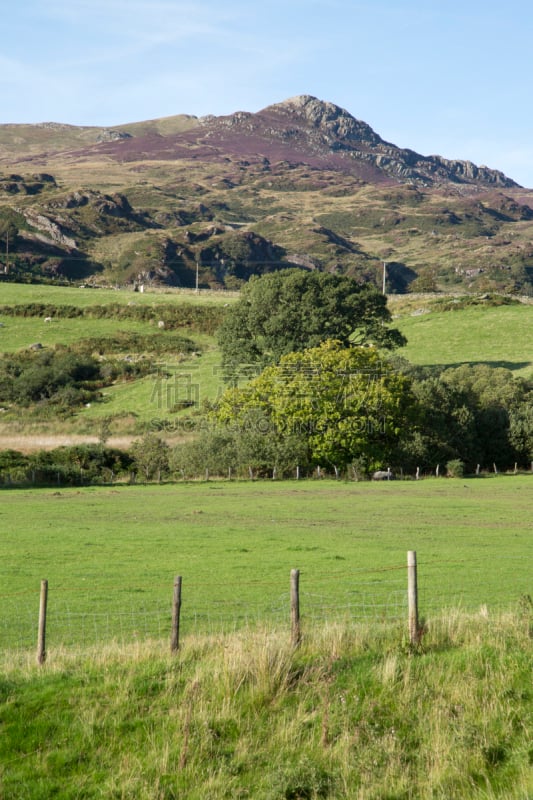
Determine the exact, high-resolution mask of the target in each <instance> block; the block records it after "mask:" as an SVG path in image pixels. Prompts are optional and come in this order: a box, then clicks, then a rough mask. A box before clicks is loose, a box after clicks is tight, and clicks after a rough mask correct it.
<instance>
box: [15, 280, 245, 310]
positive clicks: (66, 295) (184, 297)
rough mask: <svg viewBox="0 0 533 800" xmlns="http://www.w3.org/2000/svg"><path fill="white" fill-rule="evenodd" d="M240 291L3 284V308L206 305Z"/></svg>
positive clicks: (216, 302)
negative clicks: (144, 290)
mask: <svg viewBox="0 0 533 800" xmlns="http://www.w3.org/2000/svg"><path fill="white" fill-rule="evenodd" d="M237 296H238V293H237V292H230V291H224V292H215V291H210V290H203V289H200V291H199V292H195V291H194V290H192V289H171V288H166V289H150V290H149V291H146V292H134V291H133V289H91V288H84V289H82V288H80V287H74V286H73V287H70V286H52V285H49V284H46V285H45V284H24V283H0V305H21V304H23V303H53V304H56V305H73V306H80V307H81V308H86V307H87V306H95V305H109V304H111V303H124V304H126V303H137V304H139V305H152V304H156V305H157V304H161V303H193V304H195V305H196V304H202V305H204V304H205V305H211V304H221V303H222V304H224V303H231V302H232V301H234V300H235V299H236V297H237Z"/></svg>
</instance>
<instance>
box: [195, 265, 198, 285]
mask: <svg viewBox="0 0 533 800" xmlns="http://www.w3.org/2000/svg"><path fill="white" fill-rule="evenodd" d="M195 292H196V294H198V259H196V286H195Z"/></svg>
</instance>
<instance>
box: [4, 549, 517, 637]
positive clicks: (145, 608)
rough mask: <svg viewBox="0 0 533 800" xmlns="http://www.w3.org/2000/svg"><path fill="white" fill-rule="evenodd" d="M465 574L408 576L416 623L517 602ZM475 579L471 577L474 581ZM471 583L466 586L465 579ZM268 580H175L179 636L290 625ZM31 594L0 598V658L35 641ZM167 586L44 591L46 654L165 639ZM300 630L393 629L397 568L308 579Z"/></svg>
mask: <svg viewBox="0 0 533 800" xmlns="http://www.w3.org/2000/svg"><path fill="white" fill-rule="evenodd" d="M456 566H459V567H461V566H462V567H465V568H466V567H467V568H468V575H469V581H468V584H467V586H468V588H467V589H465V588H463V587H462V586H461V583H460V577H457V569H454V570H450V569H449V567H450V565H449V564H442V563H434V564H431V563H430V564H426V565H424V567H423V569H422V570H421V569H420V565H419V572H418V604H419V611H420V615H421V617H423V618H427V617H428V616H431V615H437V614H439V613H440V612H442V611H444V610H445V609H450V608H459V609H462V610H464V611H477V610H479V609H480V608H487V609H489V608H490V610H491V611H498V610H501V609H503V608H509V606H510V605H513V604H516V603H517V602H518V601H519V599H520V598H519V596H518V595H513V594H512V592H511V591H509V592H508V593H507V595H500V596H499V597H498V598H496V599H494V598H491V597H487V596H486V593H485V591H484V587H483V565H482V563H481V562H480V563H479V565H475V564H472V562H468V564H466V562H459V563H458V565H456ZM476 571H477V575H476ZM472 576H474V580H473V579H472ZM286 578H287V579H286V581H281V580H279V579H278V580H269V579H268V578H264V579H257V580H249V581H241V582H239V583H234V584H231V583H227V582H226V583H217V582H216V581H210V580H208V578H207V576H205V575H189V576H187V575H185V576H183V599H182V608H181V618H180V635H181V636H187V635H189V634H225V633H231V632H233V631H238V630H241V629H243V628H248V627H250V628H252V627H257V626H269V627H273V628H283V627H287V628H288V627H289V626H290V604H289V582H288V572H287V576H286ZM38 588H39V587H35V589H34V590H32V591H28V592H23V593H18V594H11V595H3V596H2V595H1V594H0V600H1V609H2V610H1V613H0V650H4V651H7V650H28V649H31V648H33V647H35V644H36V641H37V630H38V616H39V591H38ZM172 588H173V587H172V585H171V584H170V585H169V586H168V587H167V586H165V587H162V586H153V585H152V586H145V587H134V588H132V590H131V591H130V592H126V591H125V590H124V589H123V588H122V589H120V590H117V589H116V588H114V587H109V586H105V587H104V586H102V587H93V591H92V593H91V594H90V595H89V594H88V593H87V592H86V591H82V590H78V589H75V588H70V589H65V588H63V589H61V588H56V587H54V586H50V594H49V599H48V613H47V623H46V640H47V646H48V648H54V647H73V646H79V647H86V646H98V645H104V644H110V643H112V642H117V643H119V644H131V643H133V642H142V641H147V640H154V639H156V640H163V639H167V638H170V634H171V623H172ZM300 612H301V622H302V626H303V627H304V628H305V625H306V624H308V625H309V626H311V625H313V626H316V625H318V624H323V623H328V622H378V621H379V622H398V621H406V620H407V614H408V609H407V569H406V566H405V565H401V566H400V565H397V566H389V567H383V568H377V569H374V570H357V569H356V570H350V569H345V570H342V571H340V570H339V571H337V572H332V573H330V574H329V575H324V574H323V573H321V574H320V575H314V574H311V573H310V572H307V571H305V570H304V571H303V573H302V576H301V582H300Z"/></svg>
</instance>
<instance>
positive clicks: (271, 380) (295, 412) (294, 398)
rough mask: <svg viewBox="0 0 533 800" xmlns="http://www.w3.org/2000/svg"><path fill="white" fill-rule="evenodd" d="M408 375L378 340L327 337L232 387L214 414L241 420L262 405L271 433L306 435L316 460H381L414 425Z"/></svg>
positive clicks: (234, 422)
mask: <svg viewBox="0 0 533 800" xmlns="http://www.w3.org/2000/svg"><path fill="white" fill-rule="evenodd" d="M413 402H414V401H413V399H412V396H411V393H410V390H409V380H408V379H407V378H406V376H405V375H402V374H401V373H399V372H397V371H395V370H394V369H393V367H392V366H391V365H390V364H389V362H387V361H386V360H384V359H383V357H382V356H381V355H380V353H379V352H378V351H377V350H376V349H375V348H373V347H345V346H343V345H342V344H341V343H340V342H338V341H332V340H329V341H326V342H323V343H322V344H321V345H319V346H318V347H315V348H311V349H308V350H304V351H301V352H294V353H289V354H287V355H286V356H283V357H282V358H281V359H280V361H279V363H278V364H277V365H276V366H271V367H267V368H266V369H265V370H264V371H263V372H262V373H261V374H260V375H259V376H258V377H257V378H255V379H253V380H252V381H250V383H248V384H247V385H246V386H244V387H242V388H231V389H228V390H227V391H226V392H225V393H224V395H223V396H222V398H221V400H220V402H219V404H218V407H217V410H216V412H215V413H216V417H217V421H218V422H219V423H223V424H229V425H233V426H235V425H239V424H240V423H242V422H244V421H245V420H247V419H249V417H250V412H251V411H252V410H253V409H258V410H260V411H262V412H263V414H264V418H266V419H267V420H269V423H270V425H271V426H272V435H276V436H279V435H287V436H289V435H301V436H305V437H306V440H307V443H308V448H309V458H310V460H311V461H312V462H313V463H315V464H322V465H325V464H331V465H334V466H336V467H338V468H342V467H344V466H346V465H347V464H349V463H351V462H352V461H353V460H354V459H356V458H357V459H360V458H364V459H365V460H366V461H367V463H368V465H369V467H370V468H373V467H375V466H378V465H380V464H383V463H384V462H385V461H386V460H387V459H388V458H389V457H390V455H391V453H392V452H393V450H394V448H395V447H396V445H397V443H398V441H399V439H400V437H401V436H402V433H404V432H407V431H406V429H407V428H408V426H409V425H410V424H411V422H410V419H411V410H412V406H413Z"/></svg>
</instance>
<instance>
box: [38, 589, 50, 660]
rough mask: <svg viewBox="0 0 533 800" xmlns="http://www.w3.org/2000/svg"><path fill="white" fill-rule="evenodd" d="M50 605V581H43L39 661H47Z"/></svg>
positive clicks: (40, 602) (40, 603)
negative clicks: (47, 621) (47, 627)
mask: <svg viewBox="0 0 533 800" xmlns="http://www.w3.org/2000/svg"><path fill="white" fill-rule="evenodd" d="M47 605H48V581H41V597H40V601H39V632H38V636H37V663H38V664H44V662H45V661H46V608H47Z"/></svg>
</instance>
